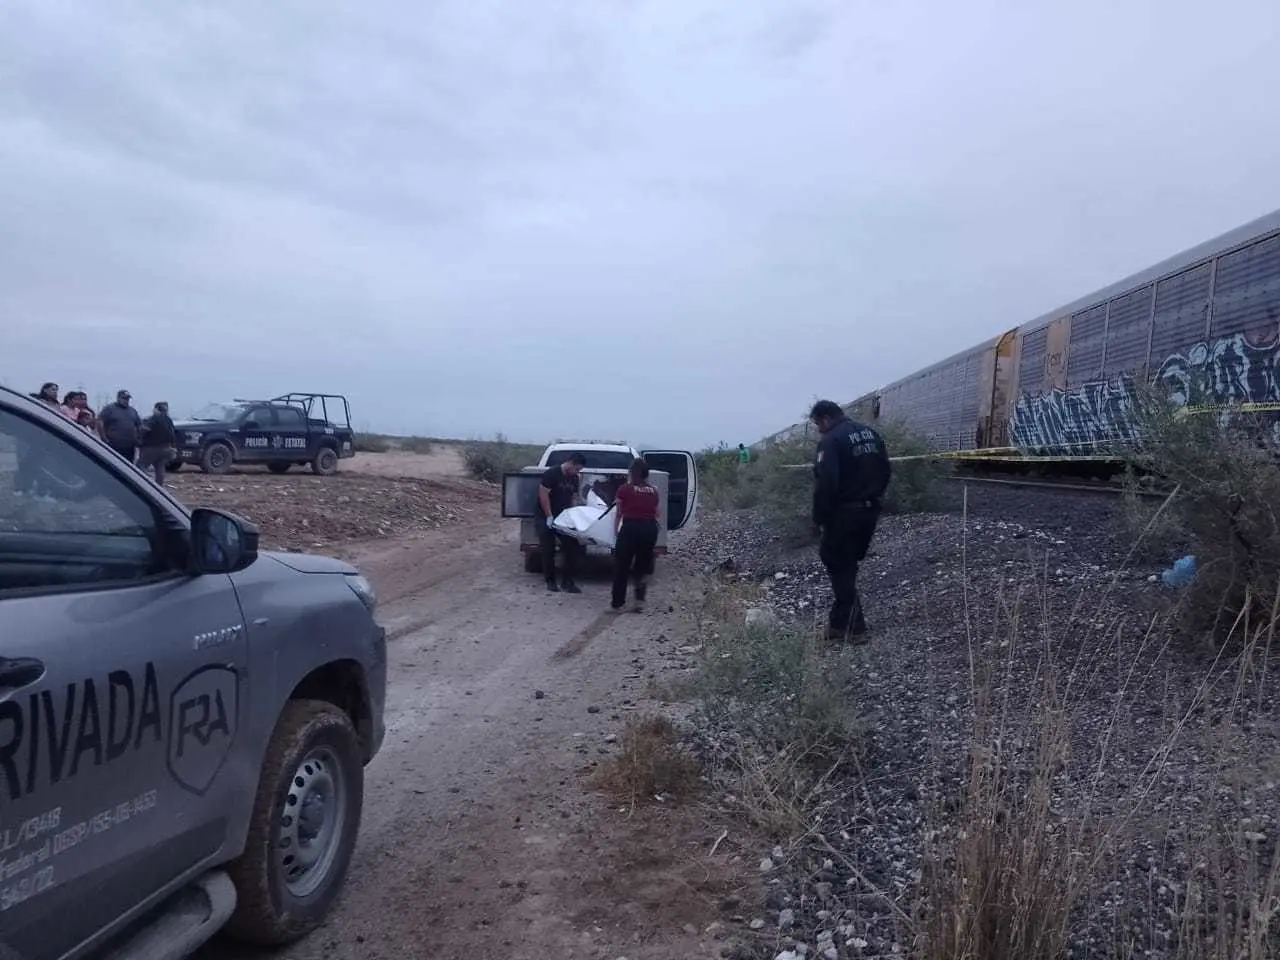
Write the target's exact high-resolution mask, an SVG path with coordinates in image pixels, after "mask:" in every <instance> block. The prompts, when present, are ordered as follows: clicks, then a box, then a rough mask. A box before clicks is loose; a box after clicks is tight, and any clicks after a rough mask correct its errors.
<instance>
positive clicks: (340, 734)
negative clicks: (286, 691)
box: [227, 700, 364, 946]
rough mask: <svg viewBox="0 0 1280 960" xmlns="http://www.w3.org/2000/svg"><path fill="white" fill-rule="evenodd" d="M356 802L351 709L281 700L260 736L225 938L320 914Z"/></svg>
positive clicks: (338, 882)
mask: <svg viewBox="0 0 1280 960" xmlns="http://www.w3.org/2000/svg"><path fill="white" fill-rule="evenodd" d="M363 804H364V766H363V764H362V763H361V760H360V744H359V741H358V739H357V738H356V731H355V728H354V727H353V726H352V725H351V718H350V717H348V716H347V715H346V714H345V713H343V712H342V711H341V710H340V709H338V708H337V707H335V706H334V705H333V704H331V703H324V702H323V701H319V700H291V701H289V703H287V704H286V705H285V708H284V712H283V713H282V714H281V715H280V720H279V722H278V723H277V724H276V728H275V731H274V732H273V733H272V734H271V742H270V743H269V744H268V745H267V753H266V757H265V758H264V760H263V764H262V773H261V775H260V779H259V781H258V794H257V797H256V798H255V799H254V804H253V820H252V822H251V823H250V824H249V836H248V839H247V841H246V843H245V849H244V853H243V854H242V855H241V857H240V859H239V860H237V861H235V863H233V864H232V865H231V866H230V868H229V869H228V873H230V875H231V879H232V881H233V882H234V883H235V886H236V894H237V897H238V900H237V903H236V911H235V913H234V914H232V917H231V921H230V922H229V923H228V925H227V932H228V933H230V934H231V935H232V936H233V937H237V938H239V939H241V940H246V941H249V942H251V943H255V944H259V945H262V946H275V945H279V944H284V943H290V942H292V941H294V940H297V939H298V938H299V937H303V936H306V935H307V934H308V933H310V932H311V931H312V930H314V929H315V928H316V927H318V926H319V925H320V924H321V923H322V922H323V920H324V918H325V914H326V913H327V912H328V910H329V907H330V906H331V905H332V904H333V901H334V900H335V899H336V898H337V896H338V892H339V891H340V890H341V889H342V883H343V880H345V879H346V875H347V867H348V866H349V865H350V863H351V854H352V851H353V850H354V849H355V845H356V833H357V831H358V829H359V827H360V811H361V808H362V806H363Z"/></svg>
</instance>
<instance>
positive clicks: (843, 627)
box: [809, 400, 892, 643]
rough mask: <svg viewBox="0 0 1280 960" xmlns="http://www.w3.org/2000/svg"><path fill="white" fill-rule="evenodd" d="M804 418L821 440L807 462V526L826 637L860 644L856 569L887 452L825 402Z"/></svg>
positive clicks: (883, 480)
mask: <svg viewBox="0 0 1280 960" xmlns="http://www.w3.org/2000/svg"><path fill="white" fill-rule="evenodd" d="M809 419H810V420H811V421H812V422H813V425H814V426H815V427H817V428H818V432H819V433H820V434H821V435H822V438H821V439H820V440H819V441H818V449H817V452H816V453H815V456H814V462H813V476H814V486H813V523H814V526H816V527H818V528H820V530H821V542H820V544H819V547H818V556H819V557H820V558H821V560H822V565H823V566H824V567H826V568H827V575H828V576H829V577H830V578H831V593H832V594H833V596H834V600H833V602H832V604H831V613H830V617H829V618H828V621H827V631H826V638H827V639H828V640H849V641H851V642H854V643H865V642H866V641H865V640H863V639H857V640H855V639H854V638H861V637H863V635H864V634H866V632H867V623H866V620H865V618H864V617H863V614H862V603H861V601H860V600H859V598H858V564H859V563H861V562H862V561H863V560H864V559H865V558H866V556H867V548H868V547H870V546H871V538H872V537H873V536H874V535H875V531H876V521H877V520H878V519H879V517H880V498H881V497H883V496H884V492H885V490H886V489H888V486H889V478H890V476H891V473H892V468H891V466H890V464H889V452H888V450H887V449H886V448H885V444H884V439H883V438H882V437H881V436H880V434H878V433H876V431H874V430H872V429H871V428H870V427H868V426H866V425H865V424H862V423H857V422H855V421H853V420H850V419H849V418H848V417H847V416H845V413H844V410H842V409H841V408H840V405H839V404H838V403H835V402H833V401H831V400H820V401H818V402H817V403H815V404H814V405H813V410H812V411H811V412H810V414H809Z"/></svg>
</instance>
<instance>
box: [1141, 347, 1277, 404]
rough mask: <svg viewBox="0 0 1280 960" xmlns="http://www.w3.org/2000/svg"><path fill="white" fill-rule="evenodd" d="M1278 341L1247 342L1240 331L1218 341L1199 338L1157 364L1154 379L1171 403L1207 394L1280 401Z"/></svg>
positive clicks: (1217, 398)
mask: <svg viewBox="0 0 1280 960" xmlns="http://www.w3.org/2000/svg"><path fill="white" fill-rule="evenodd" d="M1278 360H1280V343H1277V341H1275V340H1272V341H1271V342H1270V343H1250V342H1249V341H1248V339H1247V338H1246V337H1245V335H1244V334H1242V333H1239V334H1235V335H1234V336H1230V337H1222V338H1221V339H1219V340H1212V341H1208V340H1202V341H1200V342H1199V343H1197V344H1195V345H1193V346H1192V347H1191V348H1189V349H1188V350H1187V351H1186V352H1185V353H1179V354H1174V355H1173V356H1172V357H1170V358H1169V359H1168V360H1166V361H1165V362H1164V363H1162V364H1161V365H1160V370H1159V372H1157V373H1156V382H1157V383H1158V384H1160V385H1162V386H1164V387H1165V388H1166V389H1168V390H1169V391H1170V395H1171V396H1172V398H1173V400H1174V402H1176V403H1180V404H1186V403H1189V402H1190V400H1191V398H1192V397H1206V398H1208V399H1210V400H1211V401H1214V402H1217V403H1224V404H1240V403H1276V402H1280V378H1278V377H1277V372H1276V364H1277V361H1278Z"/></svg>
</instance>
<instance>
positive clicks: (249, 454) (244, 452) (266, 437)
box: [230, 406, 276, 463]
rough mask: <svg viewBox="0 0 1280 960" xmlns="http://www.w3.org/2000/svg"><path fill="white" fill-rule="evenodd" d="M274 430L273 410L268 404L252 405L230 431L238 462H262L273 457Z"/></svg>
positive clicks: (274, 417) (274, 418)
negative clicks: (272, 441)
mask: <svg viewBox="0 0 1280 960" xmlns="http://www.w3.org/2000/svg"><path fill="white" fill-rule="evenodd" d="M275 430H276V416H275V411H274V410H272V409H271V407H268V406H261V407H252V408H250V409H249V410H247V411H246V412H245V415H244V416H243V417H241V419H240V423H239V424H238V425H237V428H236V429H235V430H232V431H230V437H231V442H232V444H234V445H235V448H236V461H237V462H239V463H264V462H266V461H268V460H271V459H273V457H272V455H271V438H272V436H273V435H274V433H275Z"/></svg>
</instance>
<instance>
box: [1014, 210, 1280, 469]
mask: <svg viewBox="0 0 1280 960" xmlns="http://www.w3.org/2000/svg"><path fill="white" fill-rule="evenodd" d="M1018 340H1019V345H1018V362H1017V372H1016V381H1015V386H1014V390H1013V394H1012V395H1013V397H1014V400H1013V405H1012V407H1011V408H1010V409H1009V410H1008V411H1007V423H1008V431H1007V433H1008V442H1009V443H1010V444H1012V445H1014V446H1017V447H1019V448H1022V449H1025V450H1028V451H1031V452H1035V453H1038V454H1042V455H1044V454H1047V455H1054V456H1074V455H1083V454H1093V453H1098V452H1101V451H1105V450H1107V449H1108V448H1110V447H1112V446H1113V445H1115V444H1116V443H1117V442H1128V441H1132V440H1135V439H1137V432H1138V420H1137V410H1136V400H1137V396H1136V392H1135V391H1136V388H1137V384H1138V383H1140V382H1143V381H1148V382H1151V381H1153V382H1155V383H1157V384H1159V385H1161V386H1163V387H1165V388H1167V389H1169V390H1170V391H1171V393H1172V395H1173V397H1174V399H1175V400H1178V401H1180V402H1183V403H1186V402H1188V401H1189V400H1191V399H1192V398H1193V397H1196V398H1198V399H1202V400H1203V401H1204V402H1206V403H1209V404H1213V405H1223V406H1227V405H1236V404H1245V403H1247V404H1263V405H1265V404H1275V403H1280V382H1277V378H1276V371H1275V361H1276V356H1277V346H1278V341H1280V211H1277V212H1275V213H1272V214H1269V215H1268V216H1265V217H1261V218H1259V219H1258V220H1255V221H1253V222H1252V223H1248V224H1245V225H1244V226H1242V227H1239V228H1237V229H1235V230H1232V231H1230V232H1229V233H1226V234H1223V235H1222V236H1220V237H1217V238H1215V239H1213V240H1210V241H1208V242H1207V243H1203V244H1201V245H1199V246H1197V247H1194V248H1192V249H1191V250H1188V251H1186V252H1184V253H1181V254H1179V255H1178V256H1176V257H1171V258H1169V259H1168V260H1165V261H1163V262H1161V263H1158V264H1156V265H1155V266H1153V267H1150V268H1148V269H1147V270H1144V271H1142V272H1141V273H1138V274H1135V275H1133V276H1131V277H1128V278H1126V279H1124V280H1122V281H1120V282H1119V283H1116V284H1113V285H1111V286H1110V287H1107V288H1105V289H1103V290H1099V291H1097V292H1096V293H1092V294H1090V295H1089V296H1087V297H1084V298H1082V299H1080V300H1077V301H1076V302H1075V303H1072V304H1068V305H1067V306H1065V307H1062V308H1061V309H1059V310H1055V311H1053V312H1052V313H1050V314H1046V315H1045V316H1042V317H1039V318H1037V319H1036V320H1033V321H1031V322H1030V323H1027V324H1025V325H1023V326H1022V327H1021V328H1019V331H1018Z"/></svg>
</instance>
